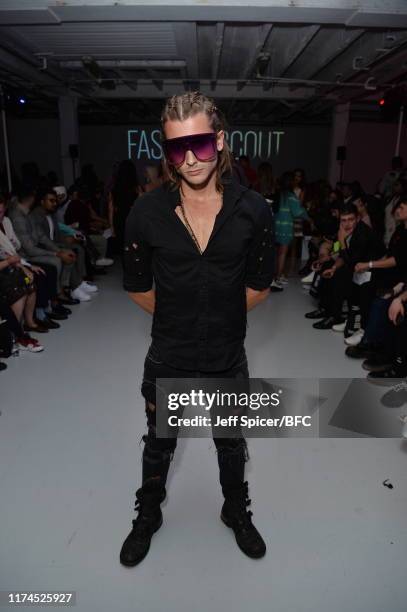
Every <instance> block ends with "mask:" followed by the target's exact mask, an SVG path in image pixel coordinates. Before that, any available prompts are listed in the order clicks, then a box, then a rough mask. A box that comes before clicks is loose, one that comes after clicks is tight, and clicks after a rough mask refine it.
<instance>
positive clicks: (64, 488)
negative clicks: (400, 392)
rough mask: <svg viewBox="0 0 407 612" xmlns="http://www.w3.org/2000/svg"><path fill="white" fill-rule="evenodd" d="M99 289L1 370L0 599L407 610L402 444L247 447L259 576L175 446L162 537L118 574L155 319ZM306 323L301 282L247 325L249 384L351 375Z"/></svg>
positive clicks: (339, 341)
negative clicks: (60, 596) (19, 595)
mask: <svg viewBox="0 0 407 612" xmlns="http://www.w3.org/2000/svg"><path fill="white" fill-rule="evenodd" d="M98 284H99V286H100V293H99V295H98V296H97V297H95V298H94V299H93V300H92V302H90V303H86V304H81V305H79V306H73V307H72V308H73V309H74V313H73V314H72V316H71V317H70V318H69V320H67V321H63V322H62V327H61V329H60V330H57V331H53V332H50V333H49V334H44V335H41V336H38V337H39V338H40V339H41V340H42V341H43V343H44V345H45V347H46V349H45V351H44V352H43V353H41V354H28V353H24V354H22V355H21V356H20V357H18V358H12V359H8V360H7V363H8V365H9V367H8V370H7V371H5V372H3V373H1V375H0V402H1V415H0V489H1V498H0V499H1V501H0V590H3V591H5V590H16V591H23V592H27V591H35V592H46V591H47V590H48V591H76V594H77V603H76V608H75V609H76V610H77V611H78V612H113V611H114V612H130V611H136V612H138V611H142V612H159V611H160V610H163V611H164V610H165V612H190V611H191V610H198V611H199V612H201V611H202V612H203V611H206V610H208V609H209V610H212V611H214V612H218V611H228V612H229V611H232V610H233V612H241V611H242V612H243V611H245V612H246V611H250V612H308V611H309V612H344V611H349V612H384V611H386V612H404V611H405V610H406V609H407V589H406V573H407V469H406V463H407V441H402V440H401V439H397V438H393V439H374V438H355V437H353V438H352V437H350V436H349V438H344V437H341V435H342V434H341V433H338V437H335V438H330V439H327V438H326V439H318V438H313V439H256V440H254V439H252V440H249V452H250V457H251V459H250V462H249V463H248V464H247V478H248V480H249V487H250V488H249V492H250V497H251V498H252V499H253V506H252V510H253V512H254V516H253V519H254V522H255V524H256V526H257V527H258V528H259V530H260V531H261V533H262V535H263V537H264V538H265V540H266V543H267V545H268V552H267V555H266V557H265V558H263V559H261V560H257V561H254V560H251V559H249V558H247V557H245V556H244V555H243V554H242V553H241V552H240V551H239V550H238V548H237V546H236V543H235V541H234V537H233V533H232V532H231V531H230V530H229V529H227V528H226V527H225V526H224V525H223V523H222V522H221V521H220V519H219V512H220V507H221V503H222V498H221V491H220V487H219V484H218V468H217V462H216V454H215V450H214V444H213V442H212V440H211V439H209V438H208V439H189V440H185V439H180V440H179V442H178V448H177V451H176V454H175V458H174V461H173V463H172V465H171V471H170V478H169V492H168V497H167V500H166V502H165V503H164V505H163V514H164V524H163V526H162V528H161V529H160V531H159V532H158V533H157V534H156V535H155V536H154V538H153V541H152V546H151V550H150V553H149V555H148V556H147V557H146V559H145V560H144V561H143V562H142V563H141V564H140V565H139V566H137V567H135V568H125V567H123V566H121V565H120V563H119V551H120V548H121V545H122V542H123V540H124V538H125V537H126V536H127V534H128V532H129V530H130V528H131V519H132V518H133V517H134V514H133V506H134V493H135V491H136V489H137V488H138V486H139V484H140V478H141V452H142V446H143V443H141V444H139V442H140V439H141V436H142V434H143V433H145V415H144V403H143V400H142V398H141V395H140V392H139V385H140V380H141V374H142V366H143V360H144V356H145V353H146V349H147V347H148V344H149V332H150V325H151V318H150V317H149V315H147V314H146V313H144V312H142V311H141V310H138V309H137V308H136V307H135V306H134V305H133V304H132V303H131V302H130V300H129V299H128V297H127V295H126V294H125V292H124V291H123V290H122V288H121V278H120V273H119V269H116V270H115V271H111V272H110V274H109V275H108V276H107V277H102V279H101V280H100V281H99V283H98ZM311 308H312V304H311V301H310V298H309V296H308V295H306V294H304V293H302V290H301V288H300V286H299V283H298V282H295V281H294V282H291V283H290V286H289V288H288V289H287V290H286V291H285V292H284V293H283V294H273V295H272V296H270V298H269V299H268V301H267V302H266V303H264V304H262V305H261V306H260V307H258V308H257V309H256V310H254V311H252V312H251V313H250V315H249V328H248V338H247V342H246V347H247V353H248V358H249V366H250V373H251V376H252V377H303V378H306V377H335V378H336V377H358V376H362V372H363V371H362V370H361V368H360V362H354V361H352V360H349V359H347V358H346V357H345V356H344V354H343V346H344V345H343V338H342V337H341V335H340V334H334V333H333V332H330V331H316V330H313V329H312V327H311V323H312V322H310V321H306V320H305V319H304V317H303V314H304V312H306V311H307V310H310V309H311ZM385 478H389V479H390V481H391V482H392V484H393V486H394V488H393V489H388V488H386V487H385V486H383V484H382V482H383V480H384V479H385ZM16 608H17V606H9V607H7V606H6V607H4V608H0V610H3V609H4V610H14V609H16ZM23 609H28V608H26V607H24V608H23ZM40 609H43V608H40ZM44 609H45V608H44Z"/></svg>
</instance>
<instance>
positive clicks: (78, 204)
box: [64, 189, 114, 266]
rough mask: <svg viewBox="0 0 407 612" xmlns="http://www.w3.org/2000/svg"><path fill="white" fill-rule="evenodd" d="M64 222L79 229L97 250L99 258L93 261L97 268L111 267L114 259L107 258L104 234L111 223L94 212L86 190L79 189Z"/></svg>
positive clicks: (67, 210)
mask: <svg viewBox="0 0 407 612" xmlns="http://www.w3.org/2000/svg"><path fill="white" fill-rule="evenodd" d="M64 222H65V223H66V224H67V225H71V226H74V227H75V228H77V229H79V230H80V231H81V232H82V233H83V234H84V235H85V237H86V239H87V241H88V242H90V243H91V244H92V245H94V247H95V248H96V250H97V252H98V254H99V256H98V258H97V259H96V260H95V261H93V262H92V263H94V265H96V266H111V265H112V264H113V263H114V261H113V259H110V258H107V257H106V250H107V239H106V238H105V236H104V235H103V232H104V231H105V230H107V229H109V228H110V224H109V221H107V219H104V218H102V217H99V215H97V214H96V212H95V211H94V210H93V208H92V206H91V203H90V196H89V193H88V192H87V191H86V190H83V189H79V190H78V192H77V197H76V199H72V200H71V201H70V202H69V205H68V207H67V209H66V211H65V217H64Z"/></svg>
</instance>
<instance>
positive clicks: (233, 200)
mask: <svg viewBox="0 0 407 612" xmlns="http://www.w3.org/2000/svg"><path fill="white" fill-rule="evenodd" d="M223 185H224V192H223V206H222V208H221V210H220V211H219V213H218V214H217V216H216V219H215V224H214V227H213V231H212V234H211V236H210V239H209V242H208V245H207V247H206V249H205V251H204V252H203V254H202V255H201V254H200V252H199V250H198V248H197V246H196V244H195V243H194V241H193V239H192V237H191V235H190V234H189V232H188V230H187V228H186V227H185V225H184V224H183V222H182V221H181V219H180V218H179V217H178V215H177V213H176V212H175V208H176V207H177V205H178V204H179V201H180V194H179V190H178V189H175V190H174V188H170V187H169V186H168V185H164V186H162V187H159V188H158V189H155V190H154V191H151V192H149V193H146V194H144V195H143V196H141V197H140V198H138V199H137V200H136V202H135V204H134V205H133V208H132V209H131V211H130V213H129V216H128V218H127V222H126V233H125V244H124V282H123V286H124V288H125V290H126V291H128V292H145V291H149V290H150V289H152V287H153V283H155V292H156V302H155V310H154V316H153V325H152V331H151V335H152V338H153V340H154V344H155V346H157V348H158V350H159V353H160V356H161V357H162V359H163V361H164V362H165V363H167V364H169V365H172V366H173V367H176V368H180V369H184V370H196V371H202V372H219V371H222V370H226V369H228V368H230V367H233V365H235V362H236V359H237V358H238V357H239V351H241V349H242V347H243V343H244V338H245V335H246V325H247V319H246V311H247V306H246V287H251V288H252V289H256V290H264V289H267V288H268V287H269V285H270V283H271V281H272V278H273V267H274V241H273V218H272V213H271V211H270V208H269V206H268V205H267V203H266V201H265V199H264V198H263V197H262V196H261V195H259V194H258V193H256V192H255V191H251V190H249V189H247V188H246V187H243V186H242V185H240V184H239V183H237V182H236V181H235V180H234V179H230V178H224V179H223Z"/></svg>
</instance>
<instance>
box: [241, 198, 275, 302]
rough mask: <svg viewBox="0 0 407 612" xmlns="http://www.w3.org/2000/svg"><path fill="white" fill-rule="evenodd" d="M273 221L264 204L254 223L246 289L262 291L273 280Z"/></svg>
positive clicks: (267, 207) (269, 211) (268, 208)
mask: <svg viewBox="0 0 407 612" xmlns="http://www.w3.org/2000/svg"><path fill="white" fill-rule="evenodd" d="M274 248H275V246H274V220H273V215H272V212H271V210H270V207H269V206H268V205H267V204H266V202H264V206H262V207H261V210H260V213H259V214H258V216H257V220H256V223H255V231H254V236H253V240H252V245H251V248H250V252H249V256H248V259H247V271H246V280H245V285H246V287H250V288H251V289H255V290H257V291H263V290H264V289H267V288H268V287H270V284H271V282H272V280H273V278H274V265H275V261H274V256H275V255H274Z"/></svg>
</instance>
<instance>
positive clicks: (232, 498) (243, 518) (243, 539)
mask: <svg viewBox="0 0 407 612" xmlns="http://www.w3.org/2000/svg"><path fill="white" fill-rule="evenodd" d="M250 503H251V499H249V498H248V483H247V481H246V482H244V483H243V484H242V486H241V487H239V488H237V489H235V490H231V491H228V492H227V493H226V496H225V501H224V504H223V506H222V512H221V515H220V518H221V519H222V521H223V522H224V523H225V525H227V526H228V527H230V528H231V529H233V531H234V534H235V538H236V542H237V545H238V546H239V548H240V550H241V551H243V552H244V553H245V554H246V555H247V556H248V557H251V558H252V559H259V558H260V557H263V556H264V555H265V554H266V544H265V542H264V540H263V538H262V537H261V535H260V533H259V532H258V531H257V529H256V527H255V526H254V525H253V523H252V518H251V517H252V516H253V513H252V511H251V510H247V508H246V506H248V505H250Z"/></svg>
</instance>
